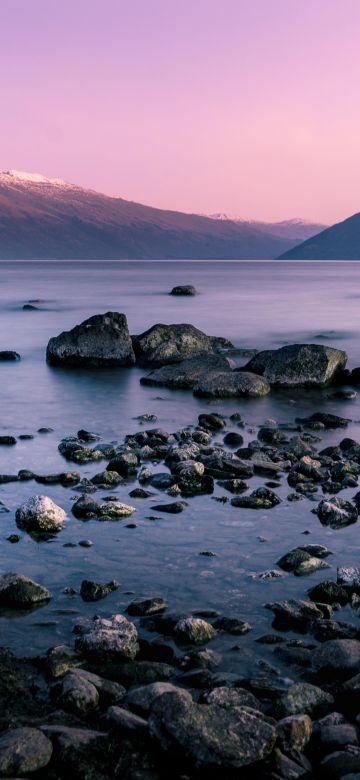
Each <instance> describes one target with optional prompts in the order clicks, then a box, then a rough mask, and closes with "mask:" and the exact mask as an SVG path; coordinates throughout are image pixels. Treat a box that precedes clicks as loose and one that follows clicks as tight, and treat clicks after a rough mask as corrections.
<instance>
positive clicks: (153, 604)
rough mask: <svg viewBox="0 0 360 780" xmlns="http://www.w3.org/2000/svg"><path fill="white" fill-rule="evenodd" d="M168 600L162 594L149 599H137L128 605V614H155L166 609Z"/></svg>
mask: <svg viewBox="0 0 360 780" xmlns="http://www.w3.org/2000/svg"><path fill="white" fill-rule="evenodd" d="M166 606H167V604H166V601H165V600H164V599H163V598H162V597H161V596H156V597H153V598H149V599H135V601H132V602H131V604H129V606H128V607H127V610H126V611H127V613H128V615H134V616H135V615H138V616H139V615H140V616H143V615H153V614H154V613H158V612H163V611H164V610H165V609H166Z"/></svg>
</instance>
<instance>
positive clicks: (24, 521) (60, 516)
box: [15, 496, 66, 533]
mask: <svg viewBox="0 0 360 780" xmlns="http://www.w3.org/2000/svg"><path fill="white" fill-rule="evenodd" d="M15 519H16V525H17V526H18V528H24V529H25V530H26V531H29V532H31V531H34V532H37V533H42V532H44V533H57V532H58V531H61V529H62V528H63V527H64V523H65V519H66V512H64V510H63V509H61V507H60V506H58V505H57V504H55V503H54V501H52V499H51V498H49V496H32V497H31V498H29V499H28V500H27V501H25V503H24V504H22V505H21V506H20V507H19V508H18V509H17V510H16V513H15Z"/></svg>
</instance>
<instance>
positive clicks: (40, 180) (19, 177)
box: [0, 170, 65, 185]
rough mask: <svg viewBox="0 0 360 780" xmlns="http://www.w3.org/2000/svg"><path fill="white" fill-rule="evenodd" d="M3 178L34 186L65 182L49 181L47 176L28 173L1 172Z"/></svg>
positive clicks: (62, 182) (59, 180) (62, 183)
mask: <svg viewBox="0 0 360 780" xmlns="http://www.w3.org/2000/svg"><path fill="white" fill-rule="evenodd" d="M0 175H2V176H10V177H11V178H12V179H15V180H16V181H23V182H29V183H32V184H61V185H64V184H65V182H64V181H62V179H48V178H47V177H46V176H42V175H41V173H27V172H26V171H14V170H11V171H1V174H0Z"/></svg>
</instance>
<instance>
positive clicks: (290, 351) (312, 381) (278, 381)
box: [244, 344, 347, 387]
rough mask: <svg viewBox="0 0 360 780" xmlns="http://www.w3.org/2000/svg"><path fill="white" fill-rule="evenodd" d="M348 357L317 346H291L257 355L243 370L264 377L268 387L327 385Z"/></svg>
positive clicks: (343, 365)
mask: <svg viewBox="0 0 360 780" xmlns="http://www.w3.org/2000/svg"><path fill="white" fill-rule="evenodd" d="M346 361H347V354H346V352H343V351H342V350H340V349H333V347H324V346H321V345H319V344H290V345H289V346H286V347H281V348H280V349H270V350H265V351H264V352H259V353H258V354H257V355H255V357H253V358H251V360H250V361H249V363H247V364H246V366H245V368H244V370H245V371H252V372H253V373H254V374H260V375H261V376H263V377H265V379H267V381H268V382H269V384H270V385H277V386H278V387H297V386H300V387H301V386H304V385H305V386H309V385H314V386H316V387H323V386H325V385H328V384H329V383H330V382H331V381H332V380H333V379H334V377H335V376H336V374H337V373H338V372H340V370H341V369H343V368H344V367H345V365H346Z"/></svg>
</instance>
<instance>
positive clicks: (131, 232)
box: [0, 170, 296, 260]
mask: <svg viewBox="0 0 360 780" xmlns="http://www.w3.org/2000/svg"><path fill="white" fill-rule="evenodd" d="M258 224H259V223H251V222H245V223H244V222H235V221H232V220H216V219H211V218H210V217H208V216H204V215H199V214H188V213H184V212H180V211H172V210H165V209H158V208H155V207H152V206H145V205H143V204H141V203H137V202H134V201H128V200H125V199H124V198H121V197H118V196H110V195H104V194H102V193H98V192H96V191H95V190H91V189H85V188H83V187H81V186H79V185H76V184H70V183H68V182H65V181H64V180H62V179H49V178H48V177H46V176H43V175H42V174H39V173H27V172H23V171H16V170H9V171H3V172H0V258H1V259H6V260H11V259H37V258H39V259H42V258H48V259H164V258H166V259H249V260H251V259H270V258H273V257H277V256H278V255H279V254H282V253H284V252H286V251H287V250H288V249H290V247H292V246H293V245H294V243H296V241H295V240H293V239H289V238H286V237H283V236H281V235H280V236H279V235H276V234H272V233H271V231H270V232H269V231H267V230H265V229H264V230H263V231H262V230H260V229H259V227H258Z"/></svg>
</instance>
